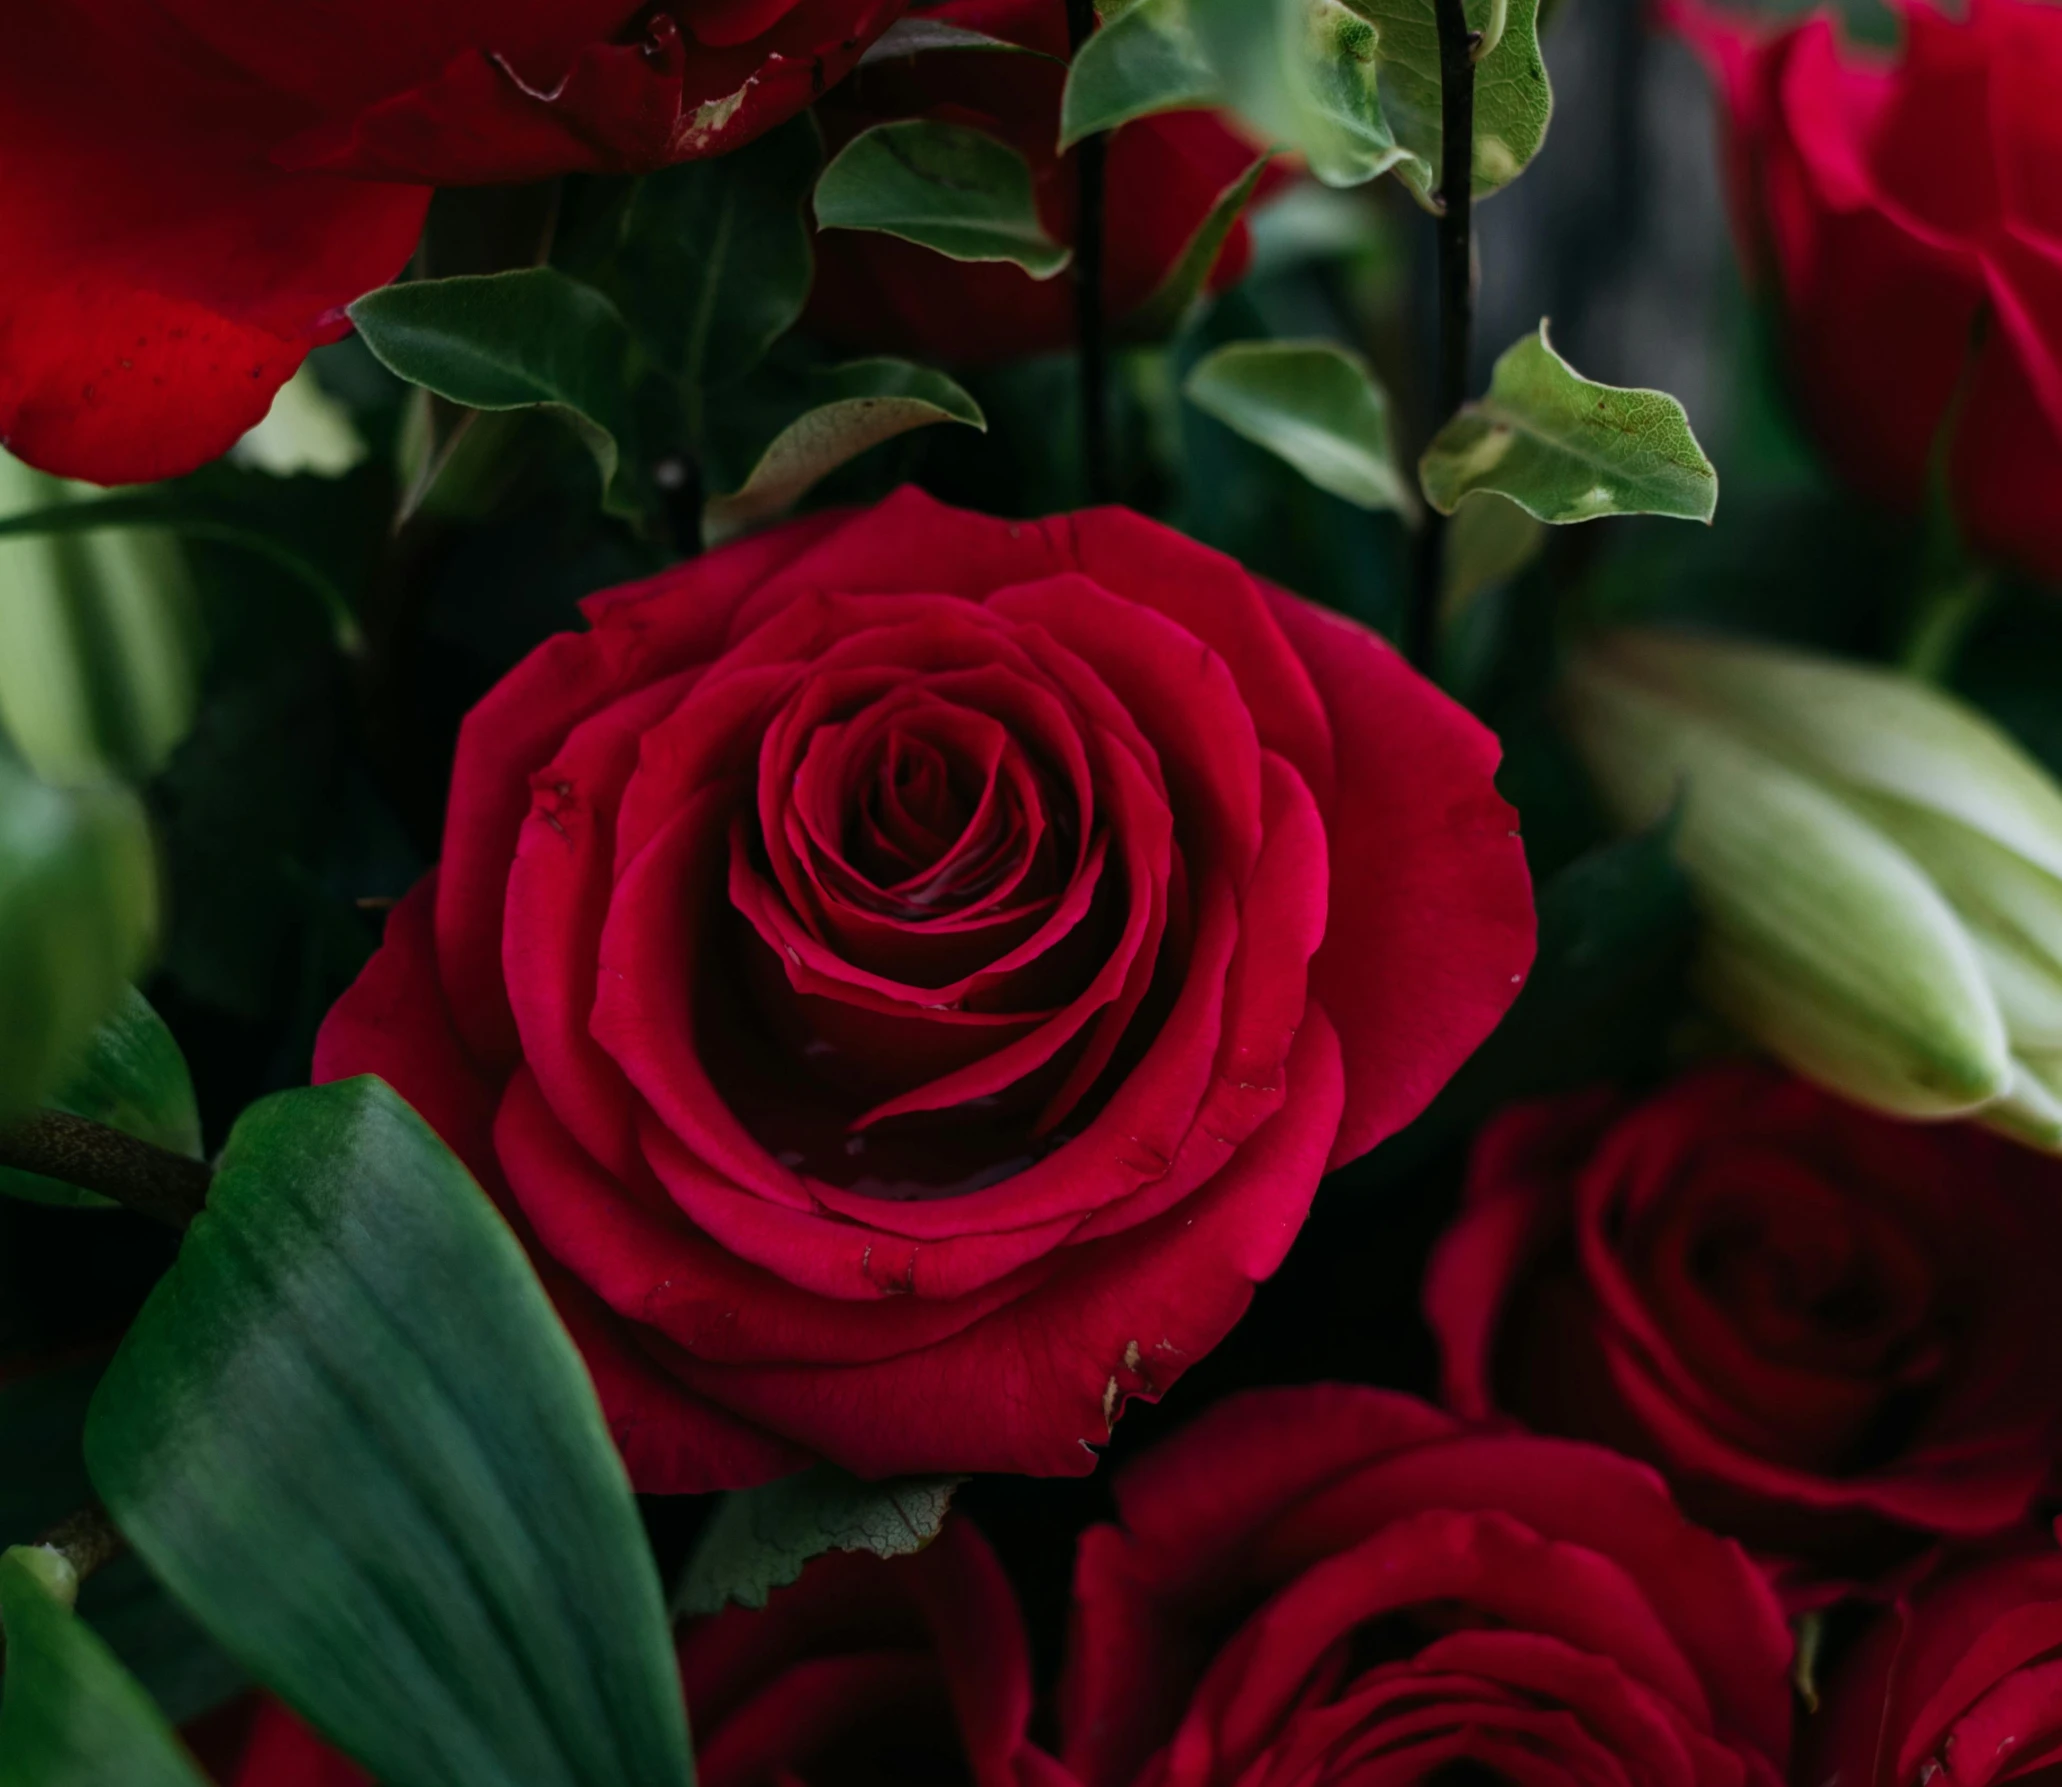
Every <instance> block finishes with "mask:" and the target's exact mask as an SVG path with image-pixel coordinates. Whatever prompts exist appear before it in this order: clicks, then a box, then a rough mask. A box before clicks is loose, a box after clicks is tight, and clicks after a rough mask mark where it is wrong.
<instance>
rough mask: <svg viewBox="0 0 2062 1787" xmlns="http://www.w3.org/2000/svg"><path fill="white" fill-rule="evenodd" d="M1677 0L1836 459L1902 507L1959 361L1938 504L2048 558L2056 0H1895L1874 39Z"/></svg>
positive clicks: (2007, 543)
mask: <svg viewBox="0 0 2062 1787" xmlns="http://www.w3.org/2000/svg"><path fill="white" fill-rule="evenodd" d="M1677 13H1678V17H1679V18H1681V19H1682V20H1683V21H1684V23H1685V25H1686V27H1687V29H1688V30H1689V32H1690V34H1691V35H1692V36H1693V37H1694V38H1695V39H1696V40H1697V41H1698V42H1699V43H1700V44H1701V45H1702V46H1703V47H1704V49H1705V51H1706V53H1707V55H1708V56H1709V57H1710V59H1711V60H1712V62H1713V63H1714V64H1715V65H1716V67H1717V68H1718V70H1719V71H1720V73H1721V75H1722V78H1723V81H1724V86H1725V92H1726V99H1727V104H1728V109H1729V110H1730V113H1731V121H1732V146H1733V170H1732V171H1733V186H1734V196H1735V199H1736V202H1737V203H1736V209H1737V211H1738V213H1739V219H1740V233H1741V237H1742V240H1743V244H1744V247H1745V251H1746V253H1747V257H1748V259H1749V261H1750V263H1751V264H1752V265H1753V267H1754V268H1755V269H1756V270H1757V271H1758V272H1759V273H1760V274H1761V275H1762V276H1763V277H1764V278H1765V279H1766V280H1767V281H1768V282H1769V283H1770V284H1771V285H1772V286H1773V288H1774V290H1775V292H1776V294H1777V296H1778V298H1779V299H1780V302H1781V308H1782V311H1783V314H1784V318H1785V322H1786V333H1787V339H1786V348H1787V356H1786V357H1787V360H1788V364H1789V370H1790V373H1791V377H1792V379H1793V381H1794V384H1795V387H1796V389H1797V391H1798V393H1799V395H1800V397H1801V399H1802V401H1803V404H1804V407H1805V409H1806V411H1807V413H1808V416H1809V420H1810V422H1811V424H1812V426H1813V428H1814V429H1815V431H1816V432H1817V434H1818V436H1819V438H1820V440H1821V441H1822V442H1823V443H1824V445H1825V447H1826V449H1827V451H1828V452H1829V453H1830V454H1831V455H1832V457H1833V460H1834V462H1835V463H1836V464H1837V466H1838V467H1839V468H1840V470H1841V472H1842V473H1843V474H1844V475H1845V476H1847V477H1848V478H1850V479H1852V480H1853V481H1854V482H1855V483H1856V484H1857V485H1859V486H1860V487H1861V488H1862V489H1863V490H1865V491H1867V492H1868V493H1869V494H1871V495H1872V496H1875V497H1877V498H1878V499H1880V500H1882V501H1885V502H1889V503H1893V504H1897V505H1901V506H1904V507H1907V508H1909V507H1913V506H1915V505H1917V504H1918V503H1919V502H1920V501H1921V499H1922V497H1923V495H1924V491H1925V484H1926V475H1927V462H1928V456H1929V454H1930V453H1931V451H1932V449H1933V443H1934V440H1935V437H1936V435H1937V434H1938V432H1939V430H1940V428H1941V425H1942V422H1943V420H1944V419H1945V418H1946V417H1947V416H1948V412H1949V407H1950V402H1951V400H1952V398H1953V395H1954V393H1955V390H1956V388H1957V386H1958V384H1959V383H1960V382H1961V381H1962V379H1963V377H1964V375H1965V373H1966V374H1967V377H1968V387H1967V403H1966V407H1965V408H1964V409H1963V411H1962V414H1961V416H1960V419H1959V421H1958V422H1957V423H1956V425H1955V429H1954V436H1953V445H1952V450H1951V454H1950V460H1949V483H1950V487H1951V490H1952V493H1953V500H1954V506H1955V511H1956V513H1957V515H1958V517H1959V518H1960V520H1961V523H1962V525H1963V527H1964V528H1965V529H1966V531H1967V532H1968V534H1969V535H1970V537H1971V538H1972V539H1973V540H1974V541H1975V542H1976V543H1977V544H1978V545H1980V546H1982V547H1983V548H1985V549H1986V550H1988V551H1992V552H1996V553H1999V554H2002V555H2005V556H2007V557H2011V558H2015V559H2018V560H2020V561H2023V562H2024V563H2025V564H2027V565H2028V566H2030V567H2031V568H2033V569H2034V570H2036V571H2039V572H2041V573H2043V574H2045V575H2047V576H2050V577H2062V500H2058V499H2057V495H2056V493H2057V492H2058V491H2062V112H2058V110H2057V107H2056V95H2057V94H2058V93H2062V8H2058V7H2056V6H2054V5H2052V4H2050V3H2049V0H1970V3H1969V6H1968V16H1967V19H1966V21H1960V22H1958V21H1956V20H1954V19H1951V18H1949V17H1948V16H1947V15H1946V13H1945V12H1941V11H1936V10H1935V9H1934V8H1932V7H1931V6H1927V5H1922V4H1905V5H1900V6H1899V8H1898V16H1899V19H1900V21H1901V23H1902V27H1903V32H1904V38H1905V42H1904V47H1903V50H1902V51H1901V52H1900V53H1898V54H1895V55H1887V56H1886V55H1882V54H1878V53H1876V52H1873V51H1869V50H1865V49H1862V48H1859V47H1854V46H1848V45H1844V44H1842V43H1841V41H1840V40H1839V37H1838V34H1837V30H1836V27H1835V25H1834V23H1833V21H1832V20H1831V19H1830V18H1828V17H1825V16H1820V17H1817V18H1814V19H1811V20H1809V21H1808V22H1806V23H1804V24H1802V25H1797V26H1792V27H1789V28H1786V29H1782V30H1776V31H1769V30H1766V29H1765V28H1763V27H1760V26H1758V25H1752V24H1749V23H1748V22H1747V21H1746V20H1745V19H1743V18H1742V17H1741V16H1740V15H1727V14H1723V13H1720V12H1717V11H1715V10H1707V9H1705V8H1703V7H1701V6H1697V5H1694V4H1684V0H1677ZM1979 320H1980V322H1981V345H1980V346H1976V345H1974V344H1975V342H1976V341H1977V334H1978V325H1979Z"/></svg>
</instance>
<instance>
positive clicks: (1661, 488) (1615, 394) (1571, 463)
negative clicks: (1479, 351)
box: [1418, 323, 1718, 522]
mask: <svg viewBox="0 0 2062 1787" xmlns="http://www.w3.org/2000/svg"><path fill="white" fill-rule="evenodd" d="M1418 475H1419V478H1420V480H1421V481H1422V482H1423V484H1424V487H1425V496H1426V499H1427V500H1428V501H1429V502H1430V503H1431V504H1432V506H1433V507H1434V508H1435V509H1438V510H1439V511H1441V513H1443V514H1447V515H1451V514H1452V513H1453V512H1454V510H1455V509H1457V508H1458V507H1459V506H1460V504H1461V501H1462V499H1463V498H1465V497H1467V496H1468V495H1469V494H1470V493H1471V492H1473V491H1477V490H1492V491H1495V492H1496V493H1497V494H1498V495H1500V496H1506V497H1509V498H1510V500H1511V501H1512V502H1514V503H1516V504H1517V505H1518V506H1519V507H1520V508H1521V509H1523V510H1524V511H1525V512H1526V513H1527V514H1528V515H1534V516H1537V517H1538V518H1539V519H1540V520H1541V521H1553V522H1570V521H1594V520H1595V519H1596V518H1597V517H1598V516H1600V515H1674V516H1679V517H1681V518H1682V519H1683V520H1685V521H1709V520H1710V519H1711V517H1712V514H1713V512H1714V511H1715V510H1716V509H1717V507H1718V474H1717V473H1716V472H1715V471H1713V470H1712V469H1711V461H1710V460H1708V459H1706V458H1705V457H1704V450H1703V449H1702V448H1701V447H1699V446H1698V445H1697V437H1696V436H1695V435H1694V434H1692V433H1691V432H1690V419H1689V417H1688V416H1686V415H1685V414H1684V413H1683V406H1682V405H1681V404H1679V403H1677V402H1676V400H1675V399H1674V398H1673V397H1670V396H1668V395H1667V394H1666V393H1665V392H1661V391H1628V390H1621V389H1619V388H1618V387H1617V386H1615V385H1600V384H1597V383H1596V382H1595V381H1594V380H1591V379H1586V378H1584V377H1583V376H1582V375H1581V374H1580V373H1579V372H1577V371H1576V370H1575V368H1574V367H1572V366H1570V365H1569V364H1568V362H1567V361H1566V360H1564V359H1562V358H1561V356H1560V355H1559V354H1557V353H1555V352H1554V349H1553V345H1552V343H1550V342H1549V341H1548V340H1547V327H1546V324H1545V323H1541V324H1540V326H1539V333H1538V334H1536V335H1528V336H1526V337H1525V338H1524V339H1523V340H1522V341H1520V342H1519V343H1518V344H1517V345H1516V346H1514V347H1511V348H1508V349H1506V350H1505V352H1504V354H1503V355H1502V357H1501V358H1500V359H1498V361H1497V363H1496V370H1495V372H1494V373H1493V374H1492V375H1491V377H1490V381H1489V395H1488V396H1486V397H1484V398H1482V399H1481V400H1480V401H1479V402H1476V403H1471V404H1468V405H1467V406H1466V407H1464V408H1463V409H1462V410H1461V411H1460V413H1459V414H1458V415H1456V416H1454V417H1453V419H1452V420H1451V421H1449V422H1448V423H1447V424H1446V426H1445V427H1444V428H1442V429H1440V431H1439V432H1438V434H1436V435H1435V436H1434V437H1433V439H1432V444H1431V445H1430V446H1429V447H1427V448H1426V449H1425V456H1424V458H1423V459H1422V460H1420V461H1419V464H1418Z"/></svg>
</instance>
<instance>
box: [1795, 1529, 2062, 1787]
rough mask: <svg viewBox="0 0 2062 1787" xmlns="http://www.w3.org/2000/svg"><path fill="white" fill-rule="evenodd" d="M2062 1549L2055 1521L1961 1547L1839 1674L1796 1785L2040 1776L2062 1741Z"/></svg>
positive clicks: (1971, 1783) (1975, 1784) (1959, 1785)
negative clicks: (2060, 1655) (2060, 1686)
mask: <svg viewBox="0 0 2062 1787" xmlns="http://www.w3.org/2000/svg"><path fill="white" fill-rule="evenodd" d="M2058 1646H2062V1553H2058V1552H2057V1551H2056V1549H2055V1543H2054V1540H2053V1539H2052V1538H2051V1537H2050V1536H2049V1535H2048V1534H2046V1533H2027V1534H2024V1535H2023V1536H2021V1537H2020V1538H2018V1539H2017V1540H2015V1541H2013V1542H2011V1543H2009V1544H2000V1545H1997V1546H1993V1547H1985V1548H1983V1549H1981V1550H1977V1551H1972V1552H1968V1553H1965V1554H1963V1555H1960V1556H1958V1557H1957V1558H1955V1559H1954V1560H1953V1561H1952V1563H1951V1564H1950V1565H1949V1567H1947V1568H1945V1569H1943V1570H1941V1571H1940V1572H1938V1573H1937V1574H1935V1575H1933V1576H1930V1577H1929V1578H1927V1579H1926V1580H1924V1581H1923V1582H1921V1583H1920V1584H1919V1585H1918V1586H1917V1587H1916V1588H1915V1589H1913V1590H1911V1591H1909V1592H1907V1593H1905V1594H1903V1595H1900V1596H1899V1597H1898V1600H1897V1602H1896V1604H1895V1605H1894V1606H1893V1607H1891V1608H1890V1609H1889V1610H1888V1611H1886V1612H1885V1613H1883V1614H1882V1615H1881V1616H1880V1617H1879V1618H1878V1619H1877V1621H1876V1623H1875V1625H1874V1626H1873V1627H1872V1628H1871V1629H1870V1630H1869V1632H1868V1633H1867V1634H1866V1635H1865V1636H1864V1637H1863V1638H1862V1640H1861V1641H1860V1643H1859V1644H1858V1645H1857V1647H1856V1649H1855V1650H1854V1652H1853V1654H1852V1655H1851V1656H1850V1657H1849V1658H1848V1659H1847V1660H1846V1662H1845V1663H1844V1664H1843V1665H1842V1666H1841V1667H1840V1668H1839V1670H1838V1671H1837V1673H1836V1674H1835V1675H1834V1676H1833V1679H1832V1682H1831V1685H1830V1688H1829V1691H1828V1698H1827V1701H1826V1705H1825V1709H1824V1710H1823V1711H1822V1712H1821V1713H1820V1714H1819V1716H1818V1717H1817V1718H1816V1719H1814V1720H1812V1722H1811V1727H1810V1737H1809V1741H1808V1743H1807V1746H1806V1754H1805V1758H1804V1762H1803V1766H1802V1768H1801V1770H1800V1773H1799V1775H1798V1780H1799V1782H1800V1783H1801V1787H1926V1783H1928V1782H1934V1781H1939V1782H1943V1783H1953V1784H1954V1787H1991V1784H1992V1783H2003V1782H2006V1781H2033V1780H2039V1779H2040V1778H2042V1776H2043V1775H2044V1774H2045V1773H2046V1771H2047V1770H2049V1769H2050V1768H2052V1767H2053V1764H2054V1758H2055V1752H2056V1749H2057V1747H2058V1746H2062V1698H2058V1696H2057V1695H2056V1692H2055V1674H2056V1649H2057V1647H2058Z"/></svg>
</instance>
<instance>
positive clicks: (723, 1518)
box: [673, 1464, 966, 1616]
mask: <svg viewBox="0 0 2062 1787" xmlns="http://www.w3.org/2000/svg"><path fill="white" fill-rule="evenodd" d="M965 1481H966V1479H965V1478H964V1477H901V1478H896V1479H894V1480H892V1481H890V1482H886V1483H865V1482H861V1481H860V1479H859V1478H857V1477H854V1476H851V1475H849V1474H848V1473H847V1472H844V1471H841V1470H839V1469H838V1468H837V1467H836V1466H835V1465H829V1464H819V1465H813V1466H812V1467H811V1468H810V1469H808V1470H806V1471H803V1472H801V1473H799V1474H798V1475H796V1476H792V1477H783V1478H781V1479H780V1480H779V1481H778V1482H775V1483H767V1484H764V1485H762V1486H761V1487H760V1488H757V1489H743V1490H734V1491H732V1492H731V1493H730V1494H729V1495H726V1496H725V1497H724V1498H723V1500H722V1501H721V1502H720V1503H719V1504H718V1505H717V1508H716V1513H715V1516H714V1517H713V1518H712V1519H711V1520H710V1522H709V1525H708V1527H707V1528H706V1529H705V1530H704V1532H703V1534H702V1538H701V1543H700V1544H699V1545H698V1546H697V1547H696V1548H695V1554H694V1556H693V1558H692V1559H690V1560H689V1563H688V1567H687V1574H686V1575H685V1576H683V1577H682V1578H681V1581H680V1586H679V1587H678V1588H677V1589H676V1590H675V1591H674V1595H673V1611H674V1613H675V1614H676V1615H679V1616H685V1615H691V1614H703V1613H715V1612H717V1611H718V1610H719V1609H721V1608H723V1607H724V1606H726V1605H728V1604H729V1603H731V1602H735V1603H736V1604H737V1605H739V1606H740V1607H764V1606H765V1605H766V1598H767V1596H768V1595H770V1594H771V1593H772V1592H773V1591H774V1590H775V1589H777V1588H784V1587H786V1586H787V1585H788V1584H789V1583H791V1582H793V1581H794V1580H795V1579H796V1578H797V1577H799V1576H800V1575H801V1574H802V1568H803V1566H804V1565H805V1564H807V1563H808V1562H809V1560H810V1559H811V1558H813V1557H818V1556H820V1555H822V1554H823V1553H824V1552H826V1551H870V1552H872V1553H873V1554H874V1555H875V1556H876V1557H904V1556H907V1555H908V1554H909V1553H911V1552H913V1551H921V1550H923V1548H924V1547H925V1546H926V1545H928V1544H930V1542H931V1541H932V1540H933V1539H935V1538H936V1537H937V1536H938V1529H939V1528H940V1527H941V1526H943V1525H944V1523H945V1516H946V1515H947V1514H948V1513H949V1512H950V1511H951V1508H952V1492H953V1491H954V1490H955V1489H956V1488H958V1487H959V1485H960V1484H961V1483H963V1482H965Z"/></svg>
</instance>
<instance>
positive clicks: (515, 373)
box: [351, 267, 638, 516]
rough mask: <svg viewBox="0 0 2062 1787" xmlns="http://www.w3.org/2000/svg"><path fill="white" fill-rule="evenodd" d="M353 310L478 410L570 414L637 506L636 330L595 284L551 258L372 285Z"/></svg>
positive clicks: (443, 393) (373, 336) (394, 357)
mask: <svg viewBox="0 0 2062 1787" xmlns="http://www.w3.org/2000/svg"><path fill="white" fill-rule="evenodd" d="M351 320H352V322H354V323H355V324H356V325H357V326H358V333H359V334H360V335H361V336H362V337H363V338H364V340H365V344H366V346H368V347H369V348H371V349H372V351H373V352H374V353H375V354H376V355H378V356H379V359H380V363H381V364H382V365H384V366H385V367H386V368H387V369H388V370H389V371H391V372H393V373H394V374H395V375H396V376H397V377H400V378H404V379H406V380H408V382H409V383H410V384H415V385H420V386H422V387H423V388H424V389H425V390H428V391H433V392H435V393H436V394H437V395H438V396H439V397H444V398H448V399H449V400H450V401H451V402H453V403H458V404H463V405H464V406H465V407H466V408H468V409H475V410H516V409H533V408H535V409H542V410H545V411H547V412H548V413H549V414H552V415H555V416H558V417H561V418H563V419H564V420H565V421H566V422H567V423H568V424H570V425H571V427H572V428H573V430H574V432H575V433H577V434H578V435H579V437H580V439H581V440H582V441H583V442H584V443H585V444H586V447H587V450H588V451H589V452H590V453H592V454H593V455H594V462H595V465H596V466H597V467H598V468H599V470H600V472H601V482H602V492H603V502H604V504H605V506H607V507H608V508H609V510H610V511H611V512H612V513H615V514H621V515H625V516H632V515H635V514H636V513H637V512H638V509H637V503H636V499H635V497H634V496H633V495H632V494H631V493H630V490H629V489H628V485H627V482H626V479H625V478H624V476H623V471H624V466H623V460H624V453H625V447H626V443H628V442H629V440H630V439H631V419H630V418H631V412H630V406H629V397H628V391H627V378H628V372H627V368H628V364H629V358H630V331H629V329H628V328H627V327H626V326H625V324H624V321H623V318H622V315H621V313H620V312H618V311H617V309H616V307H615V306H614V305H613V304H611V303H610V302H609V300H608V299H607V298H605V297H604V296H603V295H602V294H601V293H600V292H598V291H596V290H595V289H594V288H593V287H592V286H588V285H583V284H581V283H580V282H579V281H578V280H576V279H570V278H568V277H567V276H566V275H565V274H563V273H561V272H559V271H558V270H557V269H556V268H552V267H522V268H518V269H516V270H515V271H513V272H508V273H482V274H466V275H461V276H460V277H458V278H455V279H419V280H415V281H412V282H410V283H408V284H405V285H390V286H383V287H381V288H380V289H379V290H378V291H375V292H368V293H367V294H366V295H365V296H364V297H362V298H360V299H359V300H358V301H357V303H355V304H353V305H352V306H351Z"/></svg>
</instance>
